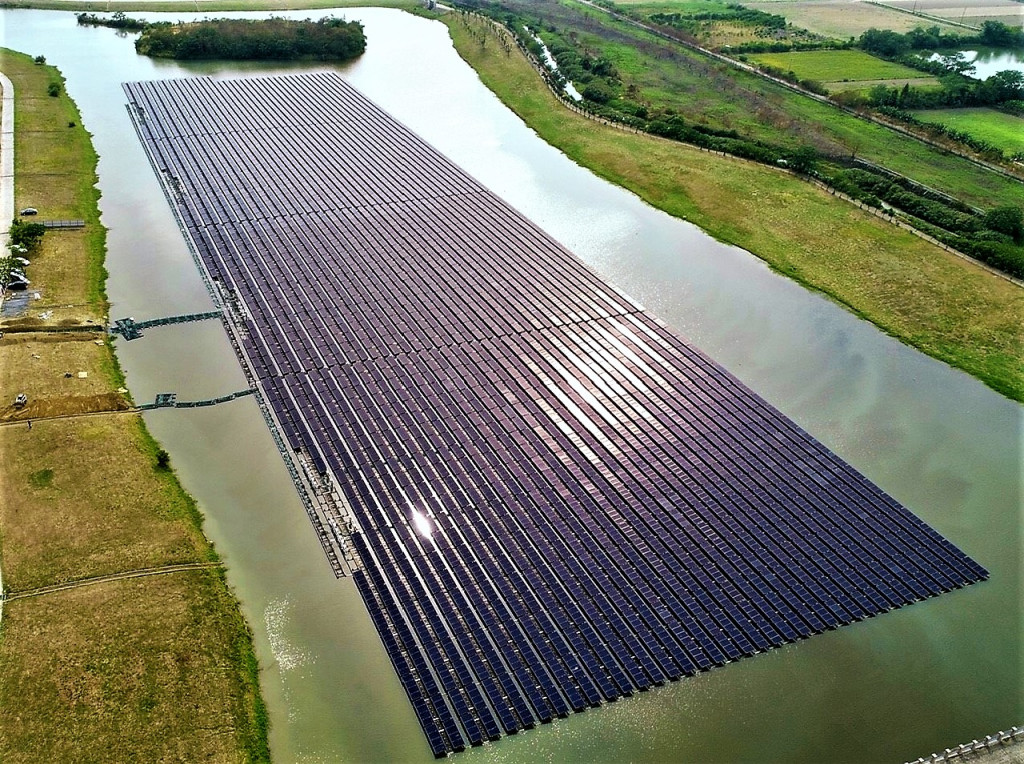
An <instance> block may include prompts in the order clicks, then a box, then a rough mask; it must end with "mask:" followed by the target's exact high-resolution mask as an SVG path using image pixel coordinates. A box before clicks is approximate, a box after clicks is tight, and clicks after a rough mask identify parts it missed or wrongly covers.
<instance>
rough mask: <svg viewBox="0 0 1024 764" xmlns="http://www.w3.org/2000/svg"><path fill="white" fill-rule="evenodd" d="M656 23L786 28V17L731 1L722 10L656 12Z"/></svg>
mask: <svg viewBox="0 0 1024 764" xmlns="http://www.w3.org/2000/svg"><path fill="white" fill-rule="evenodd" d="M650 19H651V21H653V22H654V23H655V24H663V25H665V26H670V27H678V28H679V29H687V30H691V31H692V30H694V29H696V28H697V26H698V25H699V23H700V22H702V21H732V22H735V23H738V24H743V25H744V26H753V27H765V28H767V29H785V28H786V26H787V22H786V18H785V17H784V16H779V15H778V14H774V13H765V12H764V11H758V10H754V9H753V8H744V7H743V6H742V5H737V4H735V3H730V4H729V5H726V6H725V7H724V8H723V9H722V10H720V11H700V12H696V13H655V14H652V15H651V17H650Z"/></svg>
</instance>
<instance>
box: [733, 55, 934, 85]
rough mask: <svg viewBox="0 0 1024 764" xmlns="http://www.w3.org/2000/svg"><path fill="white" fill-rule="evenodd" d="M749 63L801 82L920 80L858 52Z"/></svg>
mask: <svg viewBox="0 0 1024 764" xmlns="http://www.w3.org/2000/svg"><path fill="white" fill-rule="evenodd" d="M750 60H752V61H756V62H757V63H759V64H767V65H768V66H774V67H775V68H776V69H781V70H782V71H784V72H789V71H792V72H795V73H796V76H797V77H799V78H800V79H802V80H817V81H818V82H843V81H858V80H895V79H901V78H904V79H909V78H913V77H920V76H921V74H920V72H917V71H915V70H913V69H911V68H910V67H907V66H902V65H901V64H894V63H891V62H889V61H883V60H882V59H880V58H875V57H874V56H870V55H868V54H867V53H864V52H863V51H859V50H802V51H794V52H792V53H757V54H754V55H751V56H750Z"/></svg>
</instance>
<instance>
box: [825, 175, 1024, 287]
mask: <svg viewBox="0 0 1024 764" xmlns="http://www.w3.org/2000/svg"><path fill="white" fill-rule="evenodd" d="M829 182H830V184H831V185H832V186H833V187H834V188H836V189H838V190H839V191H842V192H843V193H845V194H847V195H848V196H852V197H853V198H855V199H859V200H860V201H862V202H864V203H865V204H869V205H871V206H873V207H882V206H884V205H883V203H884V204H887V205H889V206H891V207H895V208H896V209H898V210H900V211H902V212H905V213H906V214H908V215H911V216H913V217H915V218H917V220H918V222H917V223H916V225H917V226H918V227H919V228H921V229H922V230H925V231H926V232H927V233H930V234H931V235H932V236H934V237H935V238H937V239H939V240H940V241H943V242H945V243H946V244H948V245H949V246H951V247H955V248H956V249H958V250H960V251H961V252H965V253H966V254H969V255H971V256H973V257H976V258H977V259H979V260H981V261H982V262H984V263H988V264H989V265H991V266H993V267H995V268H998V269H1000V270H1002V271H1004V272H1006V273H1009V274H1010V275H1012V276H1017V277H1018V278H1024V212H1022V211H1021V209H1020V208H1019V207H1016V206H1013V205H1005V206H1002V207H996V208H994V209H991V210H989V211H988V212H986V213H983V214H979V213H977V212H975V211H973V210H971V209H970V208H968V207H966V206H964V205H959V204H957V203H955V202H951V201H948V200H942V199H938V198H934V197H929V196H926V195H925V194H923V193H921V192H920V191H919V190H916V189H913V188H909V187H908V185H907V184H906V183H904V182H901V181H900V180H893V179H891V178H887V177H884V176H882V175H878V174H875V173H873V172H868V171H866V170H859V169H849V170H840V171H839V172H837V173H835V174H833V175H832V176H831V177H830V178H829Z"/></svg>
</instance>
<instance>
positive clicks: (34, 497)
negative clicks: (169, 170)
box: [0, 50, 269, 764]
mask: <svg viewBox="0 0 1024 764" xmlns="http://www.w3.org/2000/svg"><path fill="white" fill-rule="evenodd" d="M0 71H3V72H4V73H5V74H6V75H7V76H8V77H9V78H10V79H11V80H12V81H13V82H14V87H15V98H16V103H15V117H16V124H15V129H16V133H17V142H16V152H15V162H16V166H15V175H16V178H17V188H16V199H15V201H16V204H17V206H18V207H24V206H29V205H31V206H36V207H38V208H39V209H40V211H41V213H45V216H46V217H69V218H82V219H84V220H86V228H85V229H84V230H81V231H50V232H48V233H47V234H46V235H45V236H44V237H43V242H42V245H41V248H40V251H39V252H38V253H37V254H36V255H35V256H33V257H32V265H31V266H30V267H29V274H30V278H31V279H32V281H33V287H38V288H39V290H40V294H41V295H42V299H41V300H38V301H33V305H32V308H31V312H30V315H29V318H27V319H9V320H8V321H7V322H6V323H5V325H6V326H7V327H9V326H10V323H11V322H14V323H21V324H22V325H23V326H28V327H30V328H31V327H34V326H35V325H39V326H44V325H45V326H48V327H51V328H52V327H54V326H70V325H72V324H78V323H86V322H96V321H98V320H101V319H102V317H103V316H104V315H105V314H106V310H107V304H106V299H105V297H104V294H103V279H104V275H105V274H104V271H103V267H102V263H103V255H104V246H105V244H104V242H105V231H104V230H103V228H102V226H101V225H100V224H99V218H98V212H97V206H96V201H97V196H98V193H97V191H96V189H95V188H94V184H95V181H96V174H95V167H96V156H95V153H94V152H93V150H92V147H91V142H90V140H89V135H88V133H87V132H86V131H85V129H84V128H83V127H82V125H81V119H80V117H79V115H78V112H77V110H76V109H75V107H74V104H73V103H71V101H70V100H69V99H68V98H67V96H66V95H64V94H63V92H62V94H61V95H60V96H58V97H56V98H53V97H50V96H48V95H47V86H48V85H49V84H50V83H51V82H60V81H61V79H60V75H59V73H58V72H57V71H56V70H55V69H53V68H52V67H48V66H40V65H36V64H34V63H33V62H32V60H31V59H30V58H29V57H28V56H24V55H22V54H18V53H13V52H11V51H6V50H0ZM72 123H73V124H72ZM36 303H41V304H43V305H50V306H51V307H50V309H49V310H50V311H52V313H49V314H47V312H44V311H42V310H41V309H40V308H39V307H37V306H36ZM68 304H70V305H72V307H70V308H68V307H66V305H68ZM62 305H63V306H64V307H60V306H62ZM0 328H4V327H0ZM69 372H70V374H69ZM78 372H83V374H84V375H79V373H78ZM122 384H123V380H122V378H121V374H120V371H119V369H118V365H117V360H116V357H115V356H114V355H113V351H112V348H111V346H110V344H109V343H108V342H107V341H106V340H105V339H104V338H103V337H102V334H100V333H63V334H61V333H52V332H47V333H42V332H38V333H37V332H27V333H24V332H23V333H12V332H10V331H7V332H5V333H4V336H3V337H2V338H0V420H3V419H4V418H6V414H8V413H9V412H8V409H9V408H10V403H11V401H13V399H14V396H15V395H16V394H17V393H20V392H25V393H27V394H28V396H29V401H30V402H29V407H30V408H31V407H33V406H35V405H40V406H41V407H42V408H41V409H40V411H43V410H45V411H54V410H59V411H68V412H71V411H103V410H109V409H110V408H114V407H116V406H115V405H114V404H117V403H120V406H121V407H122V408H123V407H126V406H127V403H128V402H127V400H126V398H125V396H124V395H123V394H121V393H119V392H118V390H119V388H121V386H122ZM158 450H159V448H158V445H157V444H156V443H155V442H154V441H153V440H152V438H151V437H150V436H149V434H148V432H147V431H146V428H145V424H144V423H143V421H142V419H141V417H140V416H139V415H138V414H136V413H101V414H95V415H91V416H87V417H73V418H67V419H52V420H45V419H36V420H35V421H34V422H33V424H32V427H31V428H29V427H28V426H27V424H26V423H24V422H19V423H17V424H6V425H2V424H0V564H2V566H3V576H4V586H5V588H6V590H7V591H8V592H12V591H14V592H16V591H24V590H27V589H33V588H37V587H41V586H46V585H50V584H56V583H63V582H73V581H77V580H80V579H87V578H92V577H96V576H103V575H110V574H118V573H124V572H129V571H132V570H137V569H140V568H153V567H162V566H166V565H173V564H176V563H189V562H206V561H215V560H216V559H217V556H216V552H215V551H214V549H213V548H212V546H211V545H210V543H209V542H208V541H207V540H206V538H205V536H204V535H203V532H202V527H201V526H202V517H201V515H200V513H199V511H198V509H197V507H196V506H195V503H194V502H193V501H192V499H191V497H189V496H188V495H187V494H186V493H185V492H184V490H183V489H182V487H181V485H180V484H179V483H178V481H177V479H176V477H175V476H174V473H173V472H171V471H169V470H166V469H160V468H159V467H158V464H157V453H158ZM268 758H269V750H268V745H267V728H266V713H265V710H264V708H263V704H262V701H261V699H260V695H259V677H258V667H257V665H256V660H255V656H254V654H253V650H252V642H251V637H250V634H249V631H248V627H247V625H246V624H245V621H244V619H243V618H242V615H241V612H240V610H239V607H238V603H237V601H236V600H235V599H234V597H233V596H232V594H231V592H230V590H229V589H228V586H227V583H226V581H225V579H224V576H223V572H222V570H220V569H219V568H212V569H203V570H190V571H183V572H174V573H165V574H160V575H154V576H151V577H148V578H140V579H130V580H112V581H108V582H105V583H101V584H94V585H87V586H82V587H79V588H74V589H69V590H66V591H61V592H56V593H51V594H46V595H42V596H38V597H28V598H24V599H17V600H12V601H10V602H7V603H6V604H5V605H4V611H3V621H2V622H0V761H2V762H4V763H5V764H14V763H15V762H43V761H46V762H50V761H53V762H58V761H60V762H64V761H97V762H98V761H105V762H106V761H123V762H129V761H146V762H149V761H188V762H192V761H213V762H239V761H263V760H266V759H268Z"/></svg>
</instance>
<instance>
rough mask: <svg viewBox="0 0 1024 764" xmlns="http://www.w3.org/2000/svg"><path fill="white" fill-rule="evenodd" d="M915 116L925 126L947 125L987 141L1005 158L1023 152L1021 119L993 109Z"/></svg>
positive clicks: (1022, 120) (936, 110) (937, 110)
mask: <svg viewBox="0 0 1024 764" xmlns="http://www.w3.org/2000/svg"><path fill="white" fill-rule="evenodd" d="M914 114H915V116H916V117H917V118H918V119H920V120H923V121H925V122H936V123H938V124H941V125H946V126H947V127H952V128H954V129H956V130H962V131H963V132H965V133H969V134H970V135H972V136H974V137H975V138H980V139H981V140H983V141H988V142H989V143H991V144H992V145H993V146H998V147H999V148H1001V149H1002V150H1003V151H1005V152H1007V153H1008V154H1013V153H1015V152H1018V151H1024V119H1022V118H1020V117H1015V116H1013V115H1011V114H1004V113H1003V112H1001V111H996V110H995V109H932V110H929V111H918V112H915V113H914Z"/></svg>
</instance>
